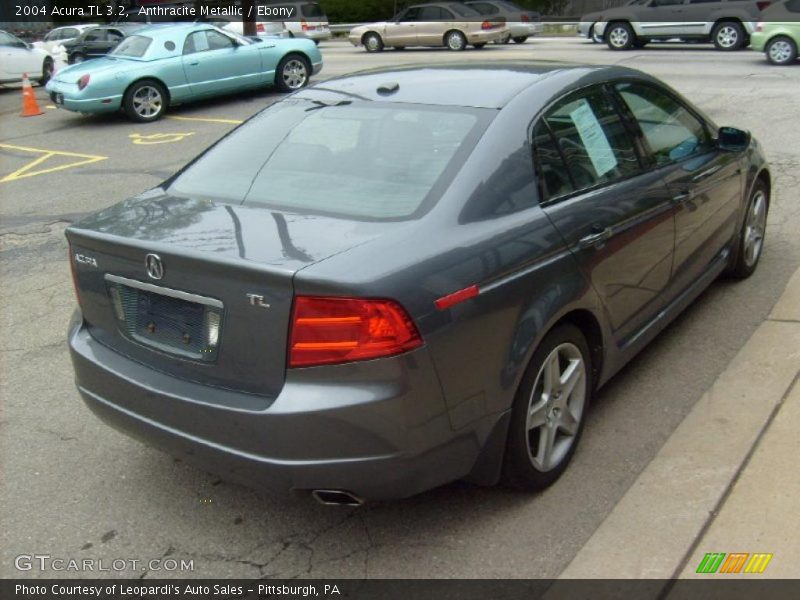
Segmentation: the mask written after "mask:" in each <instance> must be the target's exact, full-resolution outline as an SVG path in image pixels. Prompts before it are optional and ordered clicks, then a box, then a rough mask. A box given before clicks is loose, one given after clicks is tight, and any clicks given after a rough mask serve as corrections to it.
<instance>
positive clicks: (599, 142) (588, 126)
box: [569, 98, 617, 177]
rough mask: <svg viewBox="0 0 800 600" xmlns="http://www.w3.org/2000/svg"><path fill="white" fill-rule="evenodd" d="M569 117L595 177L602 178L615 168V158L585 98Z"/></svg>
mask: <svg viewBox="0 0 800 600" xmlns="http://www.w3.org/2000/svg"><path fill="white" fill-rule="evenodd" d="M569 116H570V118H571V119H572V122H573V123H574V124H575V128H576V129H577V130H578V135H579V136H581V141H582V142H583V145H584V146H585V147H586V153H587V154H588V155H589V160H591V161H592V166H593V167H594V170H595V171H596V172H597V176H598V177H602V176H603V175H605V174H606V173H608V172H609V171H610V170H612V169H613V168H614V167H616V166H617V158H616V157H615V156H614V151H613V150H612V149H611V145H610V144H609V143H608V139H607V138H606V134H605V132H604V131H603V127H602V126H601V125H600V122H599V121H598V120H597V117H596V116H595V114H594V112H592V107H591V106H589V103H588V102H587V101H586V99H585V98H584V99H581V100H580V102H579V106H578V108H576V109H575V110H573V111H572V112H570V113H569Z"/></svg>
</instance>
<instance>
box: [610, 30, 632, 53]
mask: <svg viewBox="0 0 800 600" xmlns="http://www.w3.org/2000/svg"><path fill="white" fill-rule="evenodd" d="M608 40H609V41H610V42H611V45H612V46H614V47H615V48H624V47H625V46H626V45H627V44H628V41H629V40H630V35H629V34H628V30H627V29H625V28H624V27H614V29H612V30H611V31H610V32H609V34H608Z"/></svg>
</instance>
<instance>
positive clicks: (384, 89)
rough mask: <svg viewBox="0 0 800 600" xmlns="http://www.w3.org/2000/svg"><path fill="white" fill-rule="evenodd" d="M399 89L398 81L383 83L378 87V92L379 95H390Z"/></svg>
mask: <svg viewBox="0 0 800 600" xmlns="http://www.w3.org/2000/svg"><path fill="white" fill-rule="evenodd" d="M399 89H400V84H399V83H384V84H383V85H382V86H380V87H379V88H378V93H379V94H380V95H381V96H390V95H391V94H394V93H395V92H397V90H399Z"/></svg>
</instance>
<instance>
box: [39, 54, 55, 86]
mask: <svg viewBox="0 0 800 600" xmlns="http://www.w3.org/2000/svg"><path fill="white" fill-rule="evenodd" d="M52 76H53V59H52V58H50V57H49V56H48V57H47V58H45V59H44V62H43V63H42V76H41V77H40V78H39V85H45V84H46V83H47V82H48V81H50V78H51V77H52Z"/></svg>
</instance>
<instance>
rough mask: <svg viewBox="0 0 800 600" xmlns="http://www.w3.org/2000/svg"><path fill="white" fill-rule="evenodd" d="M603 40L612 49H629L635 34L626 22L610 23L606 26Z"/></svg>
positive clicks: (631, 46)
mask: <svg viewBox="0 0 800 600" xmlns="http://www.w3.org/2000/svg"><path fill="white" fill-rule="evenodd" d="M605 40H606V45H607V46H608V47H609V48H611V49H612V50H630V49H631V48H633V45H634V44H635V43H636V34H635V33H634V32H633V27H631V26H630V25H629V24H628V23H624V22H617V23H611V24H610V25H609V26H608V27H607V28H606V31H605Z"/></svg>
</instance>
